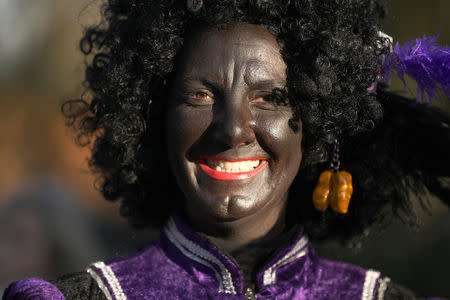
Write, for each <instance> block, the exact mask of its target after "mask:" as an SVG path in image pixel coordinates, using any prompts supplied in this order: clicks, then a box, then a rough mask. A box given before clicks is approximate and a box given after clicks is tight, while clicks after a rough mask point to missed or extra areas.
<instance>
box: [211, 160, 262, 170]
mask: <svg viewBox="0 0 450 300" xmlns="http://www.w3.org/2000/svg"><path fill="white" fill-rule="evenodd" d="M260 163H261V161H260V160H244V161H239V162H230V161H224V160H216V159H208V160H206V164H207V165H208V166H209V167H210V168H211V169H213V170H216V171H219V172H229V173H240V172H249V171H251V170H253V169H254V168H256V167H258V166H259V164H260Z"/></svg>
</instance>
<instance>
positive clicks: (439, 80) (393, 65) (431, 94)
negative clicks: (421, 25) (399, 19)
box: [382, 35, 450, 102]
mask: <svg viewBox="0 0 450 300" xmlns="http://www.w3.org/2000/svg"><path fill="white" fill-rule="evenodd" d="M438 37H439V35H437V36H434V37H426V36H425V35H424V36H423V38H421V39H420V38H418V39H416V40H413V41H410V42H408V43H406V44H405V45H404V46H400V45H399V44H398V43H397V44H396V45H395V46H394V48H393V49H392V52H391V53H389V54H388V55H387V56H386V58H385V61H384V64H383V70H382V73H384V74H389V71H391V70H395V71H396V73H397V75H398V77H399V78H400V79H401V80H402V81H403V84H404V86H405V87H406V81H405V75H408V76H409V77H411V78H412V79H414V80H415V81H416V82H417V99H418V100H425V99H426V96H428V99H429V101H430V102H431V101H432V100H434V99H439V94H440V93H443V94H444V95H445V96H446V97H447V98H449V99H450V47H448V46H445V47H443V46H441V45H439V44H437V43H436V40H437V39H438Z"/></svg>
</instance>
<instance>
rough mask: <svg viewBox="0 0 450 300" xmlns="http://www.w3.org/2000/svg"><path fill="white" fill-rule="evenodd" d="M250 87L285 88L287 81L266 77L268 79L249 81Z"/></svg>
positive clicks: (256, 88)
mask: <svg viewBox="0 0 450 300" xmlns="http://www.w3.org/2000/svg"><path fill="white" fill-rule="evenodd" d="M246 83H247V85H248V87H250V88H251V89H255V90H258V89H265V88H267V87H275V88H281V89H283V88H285V87H286V82H285V81H282V80H275V79H266V80H257V81H253V80H252V81H249V82H247V81H246Z"/></svg>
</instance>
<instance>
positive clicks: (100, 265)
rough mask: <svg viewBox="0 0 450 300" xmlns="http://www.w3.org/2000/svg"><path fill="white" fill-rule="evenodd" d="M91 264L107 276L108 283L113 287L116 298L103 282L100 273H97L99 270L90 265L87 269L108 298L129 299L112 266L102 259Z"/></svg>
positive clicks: (110, 299)
mask: <svg viewBox="0 0 450 300" xmlns="http://www.w3.org/2000/svg"><path fill="white" fill-rule="evenodd" d="M91 266H94V267H96V268H97V269H99V270H100V271H101V272H102V274H103V276H104V277H105V278H106V281H107V283H108V284H109V286H110V287H111V290H112V293H113V296H114V298H113V297H112V296H111V294H110V292H109V290H108V288H107V287H106V284H105V283H104V282H103V280H102V278H101V277H100V276H99V274H97V272H96V271H95V270H94V269H93V268H92V267H89V268H88V269H87V272H88V273H89V275H91V277H92V278H93V279H94V280H95V281H96V282H97V285H98V287H99V288H100V289H101V290H102V291H103V293H104V294H105V296H106V298H107V299H108V300H112V299H115V300H127V297H126V296H125V294H124V293H123V290H122V286H121V285H120V283H119V280H117V277H116V275H115V274H114V271H113V270H112V269H111V267H110V266H107V265H105V263H104V262H102V261H99V262H96V263H93V264H92V265H91Z"/></svg>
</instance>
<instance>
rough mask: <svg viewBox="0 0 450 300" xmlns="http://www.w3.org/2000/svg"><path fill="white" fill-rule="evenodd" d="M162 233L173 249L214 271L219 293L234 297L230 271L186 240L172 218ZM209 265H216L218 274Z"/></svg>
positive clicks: (200, 248)
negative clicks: (172, 245) (175, 248)
mask: <svg viewBox="0 0 450 300" xmlns="http://www.w3.org/2000/svg"><path fill="white" fill-rule="evenodd" d="M164 232H165V233H166V235H167V237H168V238H169V240H170V241H171V242H172V243H173V244H174V245H175V247H177V248H178V249H179V250H180V251H181V252H182V253H183V254H184V255H186V256H187V257H189V258H190V259H192V260H195V261H196V262H198V263H200V264H203V265H205V266H207V267H209V268H211V269H212V270H214V272H215V275H216V278H217V280H218V282H219V292H221V293H226V294H234V295H236V288H235V287H234V283H233V278H232V277H231V273H230V271H229V270H228V269H227V268H226V267H225V265H224V264H223V263H222V262H221V261H220V260H219V259H218V258H217V257H215V256H214V255H213V254H212V253H211V252H209V251H207V250H206V249H204V248H202V247H201V246H199V245H197V244H196V243H194V242H193V241H191V240H189V239H187V238H186V237H185V236H184V235H183V234H182V233H181V232H180V231H179V230H178V228H177V226H176V224H175V221H174V220H173V218H172V217H170V218H169V220H168V222H167V226H166V227H165V228H164ZM211 263H212V264H214V265H216V266H217V267H218V268H219V270H220V272H218V271H217V269H216V268H215V267H214V266H213V265H212V264H211Z"/></svg>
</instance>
